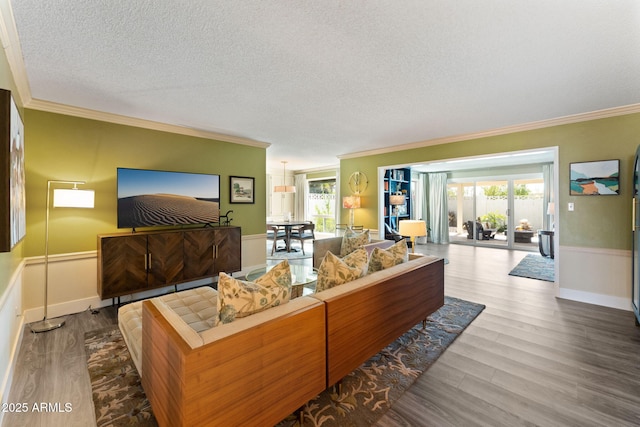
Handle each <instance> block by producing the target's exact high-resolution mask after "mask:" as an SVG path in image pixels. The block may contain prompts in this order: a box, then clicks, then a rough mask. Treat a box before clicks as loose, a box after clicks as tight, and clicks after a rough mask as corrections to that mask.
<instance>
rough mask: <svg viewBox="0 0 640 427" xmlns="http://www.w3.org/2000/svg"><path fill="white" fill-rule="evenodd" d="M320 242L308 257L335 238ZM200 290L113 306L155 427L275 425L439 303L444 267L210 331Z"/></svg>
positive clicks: (348, 286)
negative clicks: (138, 374)
mask: <svg viewBox="0 0 640 427" xmlns="http://www.w3.org/2000/svg"><path fill="white" fill-rule="evenodd" d="M322 240H327V239H322ZM322 240H316V241H315V242H314V254H316V253H317V252H318V253H319V252H320V251H321V250H322V249H321V248H323V247H327V248H328V247H331V245H332V244H333V245H335V244H336V242H337V240H336V241H334V242H332V243H329V242H323V241H322ZM373 243H375V244H376V245H377V246H383V245H388V244H387V243H384V242H373ZM391 244H393V242H391ZM206 289H207V290H206V291H204V295H202V294H200V293H201V292H203V291H197V290H190V291H182V292H178V293H176V294H171V295H167V296H163V297H158V298H152V299H150V300H145V301H141V302H139V303H134V304H138V305H134V304H130V305H129V306H132V307H131V308H127V307H128V306H124V307H122V308H121V309H120V312H119V315H118V319H119V320H118V321H119V325H120V328H121V329H123V336H127V338H126V339H125V341H126V342H127V345H128V346H129V348H130V350H131V354H132V357H134V356H133V355H134V354H136V357H138V359H139V362H138V363H136V366H138V365H140V366H139V367H138V370H139V371H140V374H141V377H142V386H143V388H144V390H145V392H146V394H147V397H148V398H149V401H150V402H151V405H152V408H153V411H154V414H155V416H156V419H157V420H158V423H159V425H160V426H187V425H247V424H251V425H274V424H276V423H278V422H279V421H281V420H282V419H284V418H285V417H286V416H288V415H289V414H291V413H294V412H295V411H296V410H297V409H298V408H300V407H301V406H302V405H304V404H305V403H306V402H307V401H309V400H311V399H312V398H314V397H315V396H316V395H318V394H319V393H321V392H322V391H323V390H325V389H326V388H327V387H329V386H332V385H334V384H336V383H338V382H339V381H340V379H342V378H343V377H344V376H345V375H347V374H348V373H350V372H351V371H353V370H354V369H355V368H357V367H358V366H360V364H362V363H363V362H364V361H366V360H367V359H368V358H370V357H371V356H373V355H374V354H376V353H377V352H379V351H380V350H381V349H382V348H384V347H385V346H386V345H388V344H389V343H391V342H393V341H394V340H395V339H396V338H398V337H399V336H400V335H402V334H403V333H405V332H406V331H407V330H409V329H410V328H411V327H413V326H414V325H416V324H417V323H419V322H420V321H424V320H425V319H426V318H427V316H428V315H429V314H431V313H432V312H434V311H435V310H437V309H438V308H439V307H440V306H442V305H443V304H444V262H443V260H442V259H440V258H436V257H428V256H417V255H416V256H411V259H410V260H409V262H406V263H403V264H399V265H396V266H393V267H390V268H388V269H386V270H383V271H378V272H376V273H373V274H370V275H367V276H364V277H361V278H359V279H356V280H353V281H351V282H348V283H345V284H343V285H340V286H337V287H334V288H331V289H327V290H324V291H322V292H318V293H316V294H313V295H310V296H303V297H299V298H295V299H292V300H290V301H289V302H288V303H286V304H282V305H279V306H277V307H273V308H270V309H268V310H266V311H263V312H260V313H257V314H253V315H251V316H248V317H243V318H240V319H236V320H235V321H233V322H232V323H228V324H223V325H219V326H215V327H208V326H207V325H208V322H209V321H210V318H209V317H210V316H211V315H212V311H211V309H212V308H213V309H214V312H213V315H215V304H214V303H212V300H213V299H214V298H215V293H216V291H215V290H213V289H212V288H206ZM185 293H186V294H185ZM178 294H181V295H178ZM203 301H204V302H203ZM207 301H208V302H207ZM136 319H141V320H136ZM138 323H140V324H139V325H138ZM134 330H135V332H134Z"/></svg>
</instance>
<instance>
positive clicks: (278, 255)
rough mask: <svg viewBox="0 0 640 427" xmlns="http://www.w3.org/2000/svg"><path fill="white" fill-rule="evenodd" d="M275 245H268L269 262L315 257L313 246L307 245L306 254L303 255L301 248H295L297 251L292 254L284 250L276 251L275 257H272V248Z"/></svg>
mask: <svg viewBox="0 0 640 427" xmlns="http://www.w3.org/2000/svg"><path fill="white" fill-rule="evenodd" d="M272 245H273V243H271V244H269V245H267V259H268V260H281V259H307V258H311V257H313V249H312V248H311V245H307V246H306V247H305V248H304V251H305V252H306V253H304V254H303V253H302V251H301V250H300V246H297V247H294V249H295V250H293V251H291V252H287V251H285V250H284V249H282V250H281V251H275V252H274V253H273V255H271V247H272Z"/></svg>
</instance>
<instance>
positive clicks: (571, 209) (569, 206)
mask: <svg viewBox="0 0 640 427" xmlns="http://www.w3.org/2000/svg"><path fill="white" fill-rule="evenodd" d="M567 208H568V209H569V212H573V203H572V202H569V205H568V206H567Z"/></svg>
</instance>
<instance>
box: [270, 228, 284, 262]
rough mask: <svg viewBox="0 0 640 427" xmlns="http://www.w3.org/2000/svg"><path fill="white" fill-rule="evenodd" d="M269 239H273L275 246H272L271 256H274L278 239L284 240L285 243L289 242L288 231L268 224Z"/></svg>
mask: <svg viewBox="0 0 640 427" xmlns="http://www.w3.org/2000/svg"><path fill="white" fill-rule="evenodd" d="M267 240H272V241H273V246H272V247H271V256H273V254H274V252H275V251H276V246H277V242H278V240H282V241H283V242H284V243H285V245H286V244H287V233H286V232H285V231H284V230H283V229H280V228H278V227H269V226H267Z"/></svg>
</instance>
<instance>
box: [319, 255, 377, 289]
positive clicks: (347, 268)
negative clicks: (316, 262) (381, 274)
mask: <svg viewBox="0 0 640 427" xmlns="http://www.w3.org/2000/svg"><path fill="white" fill-rule="evenodd" d="M367 262H368V260H367V251H366V250H364V249H358V250H356V251H354V252H353V253H351V254H350V255H349V256H347V257H345V259H340V258H339V257H337V256H336V255H334V254H332V253H331V252H327V254H326V255H325V256H324V258H323V259H322V263H321V264H320V268H319V269H318V280H317V282H316V292H321V291H324V290H326V289H330V288H333V287H335V286H338V285H342V284H344V283H347V282H350V281H352V280H356V279H358V278H360V277H362V276H363V275H364V272H365V271H366V268H367Z"/></svg>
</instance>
